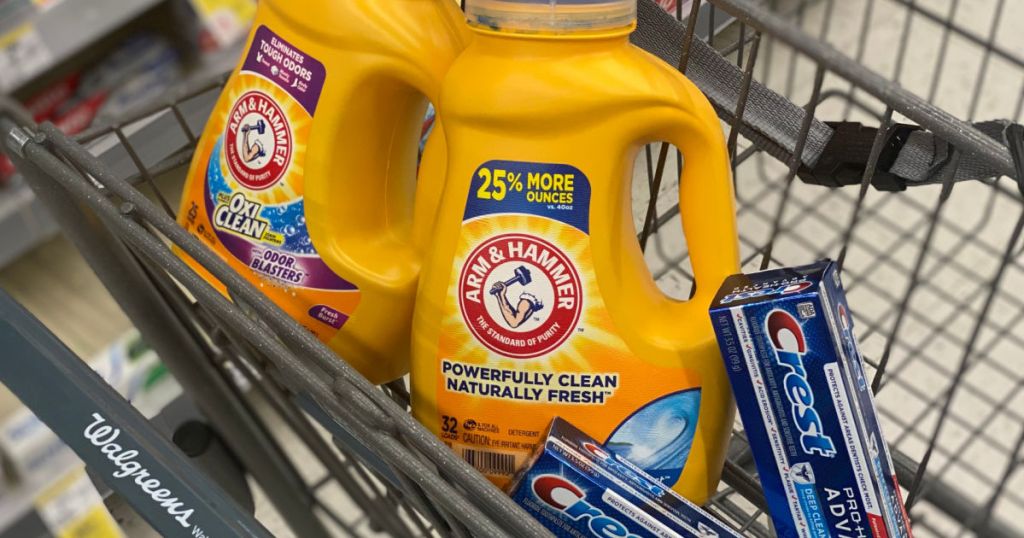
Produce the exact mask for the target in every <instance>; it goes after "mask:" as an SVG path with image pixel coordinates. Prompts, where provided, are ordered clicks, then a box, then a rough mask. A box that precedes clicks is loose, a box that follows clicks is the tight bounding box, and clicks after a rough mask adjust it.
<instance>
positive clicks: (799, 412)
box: [711, 260, 913, 538]
mask: <svg viewBox="0 0 1024 538" xmlns="http://www.w3.org/2000/svg"><path fill="white" fill-rule="evenodd" d="M711 321H712V323H713V324H714V327H715V332H716V334H717V335H718V344H719V346H720V347H721V349H722V356H723V357H724V359H725V363H726V364H725V366H726V370H727V371H728V373H729V379H730V382H731V383H732V387H733V392H734V393H735V395H736V403H737V405H738V407H739V411H740V417H741V419H742V420H743V426H744V429H745V430H746V433H747V437H748V439H749V441H750V447H751V450H752V452H753V454H754V460H755V462H756V463H757V470H758V472H759V474H760V480H761V485H762V486H763V488H764V492H765V498H766V499H767V502H768V509H769V512H770V513H771V516H772V520H773V522H774V525H775V530H776V532H777V533H778V535H779V537H780V538H791V537H792V538H805V537H806V538H810V537H814V538H826V537H830V538H846V537H873V538H912V536H913V535H912V534H911V528H910V519H909V518H908V517H907V514H906V512H905V511H904V509H903V499H902V494H901V492H900V487H899V483H898V482H897V481H896V474H895V471H894V467H893V464H892V458H891V457H890V455H889V449H888V447H887V446H886V443H885V439H884V438H883V436H882V431H881V429H880V427H879V424H878V417H877V411H876V409H875V405H874V399H873V396H872V394H871V390H870V387H869V384H868V381H867V378H866V376H865V373H864V365H863V360H862V358H861V355H860V352H859V351H858V350H857V344H856V342H855V341H854V337H853V322H852V318H851V316H850V314H849V306H848V305H847V303H846V297H845V295H844V293H843V289H842V284H841V283H840V281H839V273H838V271H837V269H836V266H835V264H834V263H833V262H831V261H827V260H826V261H822V262H819V263H815V264H812V265H807V266H803V267H796V268H791V269H776V270H770V271H763V272H760V273H754V274H750V275H734V276H732V277H729V278H728V279H726V281H725V283H724V284H723V285H722V288H721V289H720V290H719V292H718V295H717V296H716V297H715V300H714V302H713V303H712V305H711Z"/></svg>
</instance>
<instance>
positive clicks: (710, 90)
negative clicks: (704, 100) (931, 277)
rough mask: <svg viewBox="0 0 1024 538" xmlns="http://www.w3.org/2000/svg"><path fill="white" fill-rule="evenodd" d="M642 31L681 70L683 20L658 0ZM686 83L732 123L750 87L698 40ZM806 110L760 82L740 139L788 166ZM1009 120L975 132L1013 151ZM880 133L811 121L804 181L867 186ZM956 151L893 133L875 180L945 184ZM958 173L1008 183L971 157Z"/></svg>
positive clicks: (644, 11)
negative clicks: (864, 181)
mask: <svg viewBox="0 0 1024 538" xmlns="http://www.w3.org/2000/svg"><path fill="white" fill-rule="evenodd" d="M637 18H638V26H637V30H636V32H634V33H633V36H632V38H631V39H632V41H633V43H634V44H635V45H637V46H638V47H640V48H642V49H644V50H646V51H648V52H650V53H652V54H654V55H655V56H658V57H659V58H661V59H662V60H664V61H666V62H668V63H669V64H670V65H679V60H680V58H681V55H682V47H681V44H682V43H683V41H684V40H685V33H686V23H685V22H681V21H678V20H676V18H675V17H673V16H672V15H670V14H669V13H667V12H665V10H663V9H662V8H661V7H659V6H658V4H657V3H656V2H655V1H654V0H639V2H638V4H637ZM686 76H687V77H688V78H689V79H690V80H692V81H693V82H694V84H696V85H697V87H699V88H700V89H701V91H703V92H704V94H705V95H706V96H707V97H708V99H709V100H710V101H711V102H712V104H713V105H714V106H715V109H716V110H717V111H718V114H719V116H720V117H722V118H723V119H725V120H726V121H731V120H732V117H733V114H734V113H735V110H736V109H737V103H738V102H739V99H740V92H741V89H742V88H743V71H742V70H740V68H739V67H737V66H736V65H735V64H734V63H732V62H730V61H729V60H727V59H725V58H724V57H723V56H722V55H721V54H719V53H718V52H717V51H716V50H714V48H712V47H711V46H710V45H708V44H707V43H705V42H703V41H701V40H699V39H694V40H693V43H692V44H691V47H690V55H689V59H688V62H687V68H686ZM805 114H806V112H805V110H804V109H803V108H802V107H800V106H798V105H796V104H795V103H793V102H792V101H790V100H789V99H787V98H786V97H784V96H782V95H780V94H778V93H776V92H775V91H773V90H771V89H769V88H767V87H765V86H764V85H763V84H760V83H758V82H757V81H756V80H754V81H752V82H751V84H750V90H749V93H748V96H747V102H746V105H745V107H744V112H743V121H742V122H741V123H740V125H739V129H740V133H741V134H742V135H743V136H744V137H746V138H747V139H749V140H750V141H751V142H753V144H754V145H755V146H757V147H758V149H761V150H762V151H765V152H766V153H768V154H769V155H772V156H773V157H775V158H777V159H779V160H781V161H783V162H788V161H789V159H790V158H791V156H792V155H793V152H794V151H795V148H796V143H797V141H798V140H799V138H800V130H801V126H802V124H803V121H804V116H805ZM1010 125H1011V122H1009V121H1006V120H996V121H987V122H981V123H975V124H974V127H975V128H976V129H978V130H979V131H980V132H982V133H984V134H985V135H987V136H989V137H991V138H993V139H995V140H996V141H997V142H999V143H1000V144H1002V145H1004V146H1005V145H1006V144H1007V140H1006V130H1007V127H1009V126H1010ZM876 133H877V129H876V128H871V127H864V126H862V125H860V124H857V123H849V122H843V123H831V124H829V123H825V122H821V121H819V120H817V119H814V120H812V121H811V125H810V130H809V131H808V134H807V141H806V144H805V145H804V148H803V152H802V155H801V158H800V161H801V163H802V165H803V166H802V167H801V170H800V177H801V179H803V180H804V181H805V182H808V183H814V184H820V185H828V186H842V185H850V184H859V183H860V182H861V179H862V177H863V175H864V168H865V166H866V165H867V161H868V155H869V153H870V149H871V145H872V144H873V141H874V138H875V134H876ZM951 154H952V150H951V146H950V144H949V143H948V142H947V141H945V140H943V139H941V138H940V137H937V136H936V135H934V134H933V133H931V132H929V131H926V130H922V129H921V128H919V127H917V126H909V125H895V126H893V128H892V129H890V132H889V133H888V139H887V140H886V149H885V151H883V155H882V158H880V159H879V164H878V167H877V170H876V173H875V177H874V178H873V179H872V184H873V185H874V186H875V187H876V188H879V189H882V190H902V189H904V188H906V187H907V186H914V185H925V184H931V183H938V182H941V181H942V178H943V177H945V175H946V174H947V173H948V172H949V170H948V167H949V166H950V163H951V162H953V161H952V159H950V156H951ZM958 162H959V165H958V167H957V169H956V171H955V179H956V180H957V181H962V180H969V179H988V178H992V177H998V176H1000V175H1001V174H1000V172H999V170H998V169H997V167H995V166H992V165H990V164H989V163H988V161H986V160H984V159H982V158H980V157H976V156H973V155H970V154H966V155H962V156H961V158H960V159H959V160H958Z"/></svg>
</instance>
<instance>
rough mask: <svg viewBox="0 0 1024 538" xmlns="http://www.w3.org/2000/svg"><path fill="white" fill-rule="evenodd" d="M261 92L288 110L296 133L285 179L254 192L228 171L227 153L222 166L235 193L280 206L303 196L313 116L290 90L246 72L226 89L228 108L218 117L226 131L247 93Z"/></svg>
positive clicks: (225, 176) (285, 113)
mask: <svg viewBox="0 0 1024 538" xmlns="http://www.w3.org/2000/svg"><path fill="white" fill-rule="evenodd" d="M250 91H258V92H262V93H264V94H266V95H267V96H269V97H270V98H271V99H272V100H273V101H274V102H275V103H277V105H278V106H279V107H280V108H281V110H282V111H283V112H284V117H285V118H286V120H287V122H288V125H289V126H290V128H291V132H292V151H291V162H289V163H287V164H286V167H285V168H286V171H285V173H284V175H283V176H282V177H281V179H280V180H279V181H278V182H277V183H275V184H274V185H273V186H271V187H270V188H268V189H264V190H261V191H253V190H249V189H247V188H246V187H245V186H244V185H242V184H241V183H239V182H238V181H237V180H236V179H235V178H234V176H232V175H231V173H230V172H229V170H228V165H227V162H226V159H225V158H224V156H223V155H222V156H221V159H220V166H221V172H222V173H223V174H224V178H225V179H226V180H227V183H228V186H229V187H230V188H231V192H236V191H243V192H246V194H247V197H248V198H249V199H252V200H255V201H258V202H259V203H260V204H262V205H279V204H285V203H289V202H293V201H295V199H297V198H301V197H302V192H303V177H304V175H305V168H304V165H303V164H304V163H305V161H306V140H308V138H309V131H310V128H311V126H312V123H313V121H312V117H310V115H309V112H307V111H306V109H305V108H303V107H302V105H300V104H299V102H298V101H296V100H295V98H293V97H292V96H291V95H289V94H288V92H286V91H284V90H283V89H281V88H280V87H279V86H277V85H276V84H274V83H273V82H271V81H269V80H267V79H265V78H263V77H261V76H258V75H253V74H249V73H242V74H240V75H238V76H237V77H236V78H235V79H234V83H233V84H230V85H228V87H227V88H226V89H225V96H226V98H223V100H222V101H221V103H222V104H223V106H224V108H223V109H222V111H221V113H220V114H215V116H217V117H222V118H224V125H221V126H220V130H221V132H222V133H223V130H224V128H225V126H226V124H227V122H228V121H230V118H229V117H228V115H229V114H230V113H231V109H232V108H233V107H234V105H235V103H237V102H238V100H239V98H241V97H242V95H244V94H245V93H247V92H250Z"/></svg>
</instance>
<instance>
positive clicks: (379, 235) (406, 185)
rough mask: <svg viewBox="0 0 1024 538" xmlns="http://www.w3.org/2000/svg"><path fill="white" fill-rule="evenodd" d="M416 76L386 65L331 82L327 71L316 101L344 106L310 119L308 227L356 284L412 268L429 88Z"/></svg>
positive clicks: (393, 284)
mask: <svg viewBox="0 0 1024 538" xmlns="http://www.w3.org/2000/svg"><path fill="white" fill-rule="evenodd" d="M392 67H393V66H392ZM339 78H343V77H339ZM417 82H421V81H411V80H407V79H403V78H400V76H399V75H396V74H395V73H394V72H393V71H391V72H389V71H388V70H387V69H386V68H382V69H381V70H368V71H366V72H363V73H361V76H359V77H352V78H350V79H348V80H344V81H340V82H338V83H336V84H333V85H332V84H331V81H330V78H328V82H327V84H326V85H325V86H324V91H323V95H322V96H321V101H322V102H335V103H341V104H342V106H341V107H340V110H339V112H338V113H335V114H323V115H321V116H317V118H316V120H315V121H314V122H313V128H312V132H311V135H310V151H309V157H308V159H307V170H306V173H307V180H306V181H307V183H306V219H307V223H308V226H309V231H310V235H311V238H312V240H313V245H314V246H315V247H316V249H317V251H318V253H319V254H320V256H321V258H323V260H324V262H325V263H327V265H328V266H330V267H331V268H332V269H334V270H335V271H337V272H339V273H341V274H342V276H343V277H345V278H346V279H349V280H352V281H353V282H354V283H356V284H357V285H358V286H359V287H360V288H361V289H362V288H365V287H372V286H375V285H380V286H382V287H384V288H391V289H403V288H405V287H408V286H414V285H415V280H416V278H417V276H418V272H419V253H418V252H417V249H416V247H415V246H414V241H413V229H414V227H415V225H414V223H413V218H412V216H413V207H414V202H413V200H414V190H415V188H416V186H415V177H416V157H417V150H418V143H419V136H420V133H421V129H422V124H423V117H424V111H425V109H426V103H427V98H426V97H425V96H424V93H425V92H426V91H427V88H425V84H417ZM339 269H341V270H339Z"/></svg>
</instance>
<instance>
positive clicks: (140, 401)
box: [0, 330, 181, 538]
mask: <svg viewBox="0 0 1024 538" xmlns="http://www.w3.org/2000/svg"><path fill="white" fill-rule="evenodd" d="M88 362H89V366H90V367H91V368H92V369H93V370H95V371H96V372H97V373H98V374H100V376H101V377H102V378H103V379H104V380H105V381H106V382H107V383H109V384H110V385H111V386H112V387H114V388H115V389H116V390H117V391H118V392H119V393H120V394H121V395H122V396H124V398H125V399H127V400H128V401H129V402H131V403H132V405H133V406H135V407H136V408H137V409H138V410H139V411H140V412H141V413H142V414H143V415H146V416H147V417H153V416H156V415H157V414H158V413H159V412H160V411H161V410H162V409H163V408H164V407H165V406H166V405H167V404H168V403H169V402H171V401H172V400H174V399H175V398H176V397H177V396H178V395H179V394H180V393H181V389H180V387H179V386H178V384H177V382H176V381H175V380H174V379H173V378H172V377H171V376H170V375H169V374H168V372H167V369H166V368H165V367H164V365H163V364H162V363H161V362H160V359H159V358H158V357H157V356H156V353H155V352H153V351H152V350H151V349H150V348H149V347H148V346H146V344H145V343H144V342H142V340H141V338H140V336H139V334H138V332H137V331H135V330H132V331H130V332H128V333H126V334H125V335H124V336H122V337H120V338H118V339H117V340H116V341H115V342H114V343H112V344H111V345H110V346H109V347H108V348H107V349H106V350H104V351H103V352H102V353H99V354H98V355H97V356H96V357H94V358H93V359H92V360H91V361H88ZM8 401H13V402H15V403H16V402H17V401H16V400H8ZM0 463H2V465H0V468H2V469H3V475H2V477H0V491H2V492H3V494H2V495H0V529H5V530H0V538H7V537H8V536H12V537H13V536H24V535H25V534H20V532H21V531H24V532H28V531H27V530H26V529H24V528H22V526H23V525H29V526H33V527H32V528H33V529H35V528H37V527H39V523H40V520H41V522H42V523H43V524H45V527H46V529H49V531H50V532H51V533H52V534H53V536H65V535H66V534H62V532H67V530H66V529H68V528H71V527H75V526H76V525H83V526H84V525H89V526H90V527H92V526H96V527H97V528H99V529H100V530H102V529H105V528H106V526H105V523H104V522H105V521H106V519H105V518H108V517H109V515H107V512H106V510H105V509H103V505H102V501H101V499H100V497H99V495H98V494H97V493H96V489H95V487H94V486H93V484H92V482H91V481H90V480H89V479H88V478H87V477H86V475H85V473H84V472H82V464H81V461H80V460H79V459H78V458H77V457H76V456H75V454H74V452H72V451H71V449H70V448H68V447H67V446H66V445H65V444H64V442H63V441H61V440H60V438H58V437H57V436H56V434H54V433H53V432H52V431H51V430H50V429H49V428H48V427H47V426H46V425H45V424H43V422H42V421H40V420H39V419H38V418H36V416H35V415H33V414H32V412H31V411H29V410H28V409H27V408H25V407H22V406H21V405H20V404H17V405H16V406H15V407H13V408H8V409H4V410H2V412H0ZM30 508H34V512H35V513H34V514H33V513H32V510H30ZM12 525H13V527H12ZM113 528H114V529H116V526H115V527H113ZM18 529H20V531H19V530H18ZM61 529H65V530H63V531H61ZM16 531H17V532H16ZM12 532H13V534H11V533H12ZM33 535H34V534H33ZM75 536H97V537H99V536H103V537H107V536H120V534H75Z"/></svg>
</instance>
